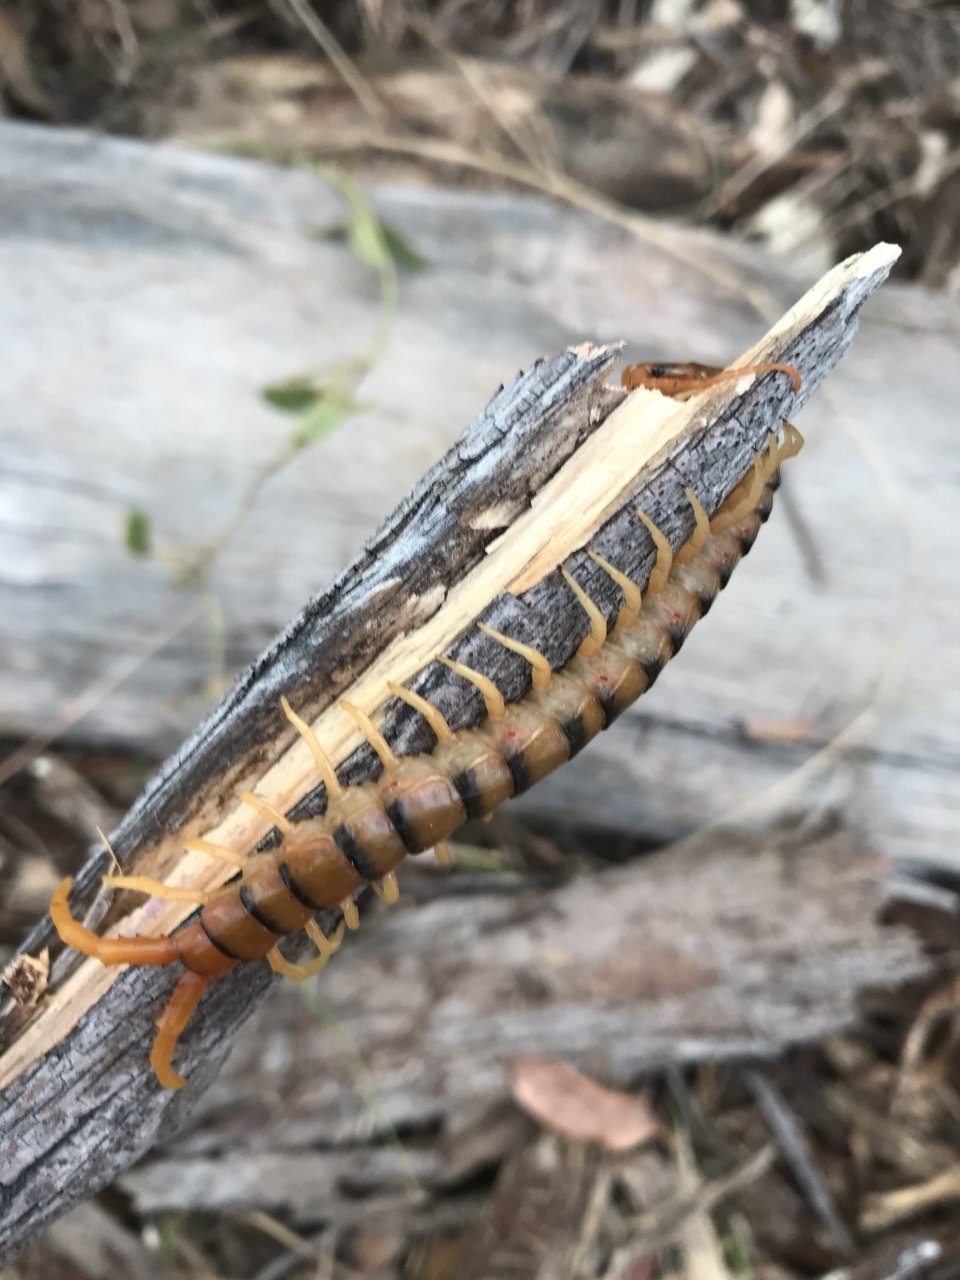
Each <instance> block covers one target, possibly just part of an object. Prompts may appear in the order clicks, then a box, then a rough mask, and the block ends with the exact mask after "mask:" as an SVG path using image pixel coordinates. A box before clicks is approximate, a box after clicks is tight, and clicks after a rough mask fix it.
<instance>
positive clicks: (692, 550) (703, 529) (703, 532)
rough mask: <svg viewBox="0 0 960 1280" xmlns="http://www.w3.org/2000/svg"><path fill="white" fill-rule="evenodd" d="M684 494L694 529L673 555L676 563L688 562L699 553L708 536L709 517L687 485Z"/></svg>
mask: <svg viewBox="0 0 960 1280" xmlns="http://www.w3.org/2000/svg"><path fill="white" fill-rule="evenodd" d="M683 492H684V493H685V494H686V498H687V501H688V502H689V503H690V506H691V507H692V508H693V518H694V520H695V522H696V523H695V525H694V530H693V533H692V534H691V535H690V537H689V538H688V539H687V541H686V542H685V543H684V544H683V546H682V547H681V548H680V550H679V551H678V552H677V553H676V555H675V556H674V560H675V561H676V563H677V564H689V563H690V562H691V560H693V559H694V558H695V557H696V556H697V555H699V553H700V551H701V550H702V548H703V546H704V544H705V543H706V541H707V539H708V538H709V537H710V517H709V516H708V515H707V513H706V511H704V509H703V506H702V504H701V503H700V500H699V499H698V498H697V495H696V494H695V493H694V492H693V490H692V489H691V488H689V487H687V488H685V489H684V491H683Z"/></svg>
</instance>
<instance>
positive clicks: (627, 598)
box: [587, 551, 643, 631]
mask: <svg viewBox="0 0 960 1280" xmlns="http://www.w3.org/2000/svg"><path fill="white" fill-rule="evenodd" d="M587 555H588V556H589V557H590V559H591V560H592V561H593V562H594V564H598V565H599V566H600V568H601V569H602V570H603V572H604V573H605V574H606V575H607V577H608V578H611V579H612V580H613V581H614V582H615V583H616V584H617V586H618V587H619V588H620V590H621V591H622V592H623V608H622V609H621V610H620V613H619V615H618V616H617V626H618V627H619V628H620V629H621V631H629V630H630V628H631V627H632V626H633V625H634V624H635V623H636V622H637V619H638V618H639V617H640V609H641V606H642V605H643V595H642V593H641V591H640V588H639V587H638V586H637V584H636V583H635V582H634V580H633V579H632V578H628V577H627V575H626V574H625V573H621V572H620V570H619V569H618V568H617V566H616V565H613V564H611V563H610V561H609V560H604V558H603V556H601V555H598V554H597V552H596V551H588V552H587Z"/></svg>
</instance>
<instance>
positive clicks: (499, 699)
mask: <svg viewBox="0 0 960 1280" xmlns="http://www.w3.org/2000/svg"><path fill="white" fill-rule="evenodd" d="M437 662H442V663H443V665H444V666H445V667H449V668H450V670H451V671H452V672H453V673H454V675H458V676H460V677H461V678H462V679H464V680H469V682H470V683H471V684H472V685H476V687H477V688H478V689H479V690H480V692H481V694H482V695H483V701H484V703H485V704H486V708H487V716H488V718H489V719H491V720H499V719H500V718H501V717H502V716H503V715H505V714H506V710H507V704H506V703H505V702H504V700H503V694H502V693H501V692H500V690H499V689H498V688H497V686H496V685H495V684H494V683H493V681H492V680H491V679H490V677H489V676H485V675H484V674H483V672H482V671H474V669H473V667H465V666H464V665H463V663H462V662H454V660H453V658H447V657H445V656H444V654H442V653H438V654H437Z"/></svg>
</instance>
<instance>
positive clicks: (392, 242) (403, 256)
mask: <svg viewBox="0 0 960 1280" xmlns="http://www.w3.org/2000/svg"><path fill="white" fill-rule="evenodd" d="M380 231H381V233H382V235H383V240H384V244H385V245H386V247H387V252H388V253H389V254H390V257H391V258H392V259H393V261H394V262H395V263H396V265H397V266H398V267H400V269H401V270H403V271H423V270H424V268H425V267H426V266H427V260H426V258H424V257H423V256H422V255H421V254H419V253H417V251H416V249H414V247H413V245H412V244H411V243H410V241H409V240H407V239H406V237H405V236H402V235H401V234H400V232H399V231H397V229H396V228H395V227H391V226H390V224H389V222H381V223H380Z"/></svg>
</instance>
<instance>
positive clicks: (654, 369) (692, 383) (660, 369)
mask: <svg viewBox="0 0 960 1280" xmlns="http://www.w3.org/2000/svg"><path fill="white" fill-rule="evenodd" d="M720 372H722V370H721V369H720V368H719V366H717V365H712V364H697V363H696V362H695V361H688V362H686V363H683V364H658V363H656V362H651V363H649V364H629V365H627V367H626V368H625V369H624V371H623V373H622V374H621V375H620V382H621V384H622V385H623V386H624V387H626V389H627V390H628V391H635V390H636V389H637V387H646V388H647V389H648V390H650V391H659V392H660V393H661V394H662V395H665V396H682V395H684V394H688V393H689V392H691V391H695V390H696V389H697V383H699V382H702V381H704V380H705V379H707V378H712V377H714V376H715V375H716V374H718V373H720Z"/></svg>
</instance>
